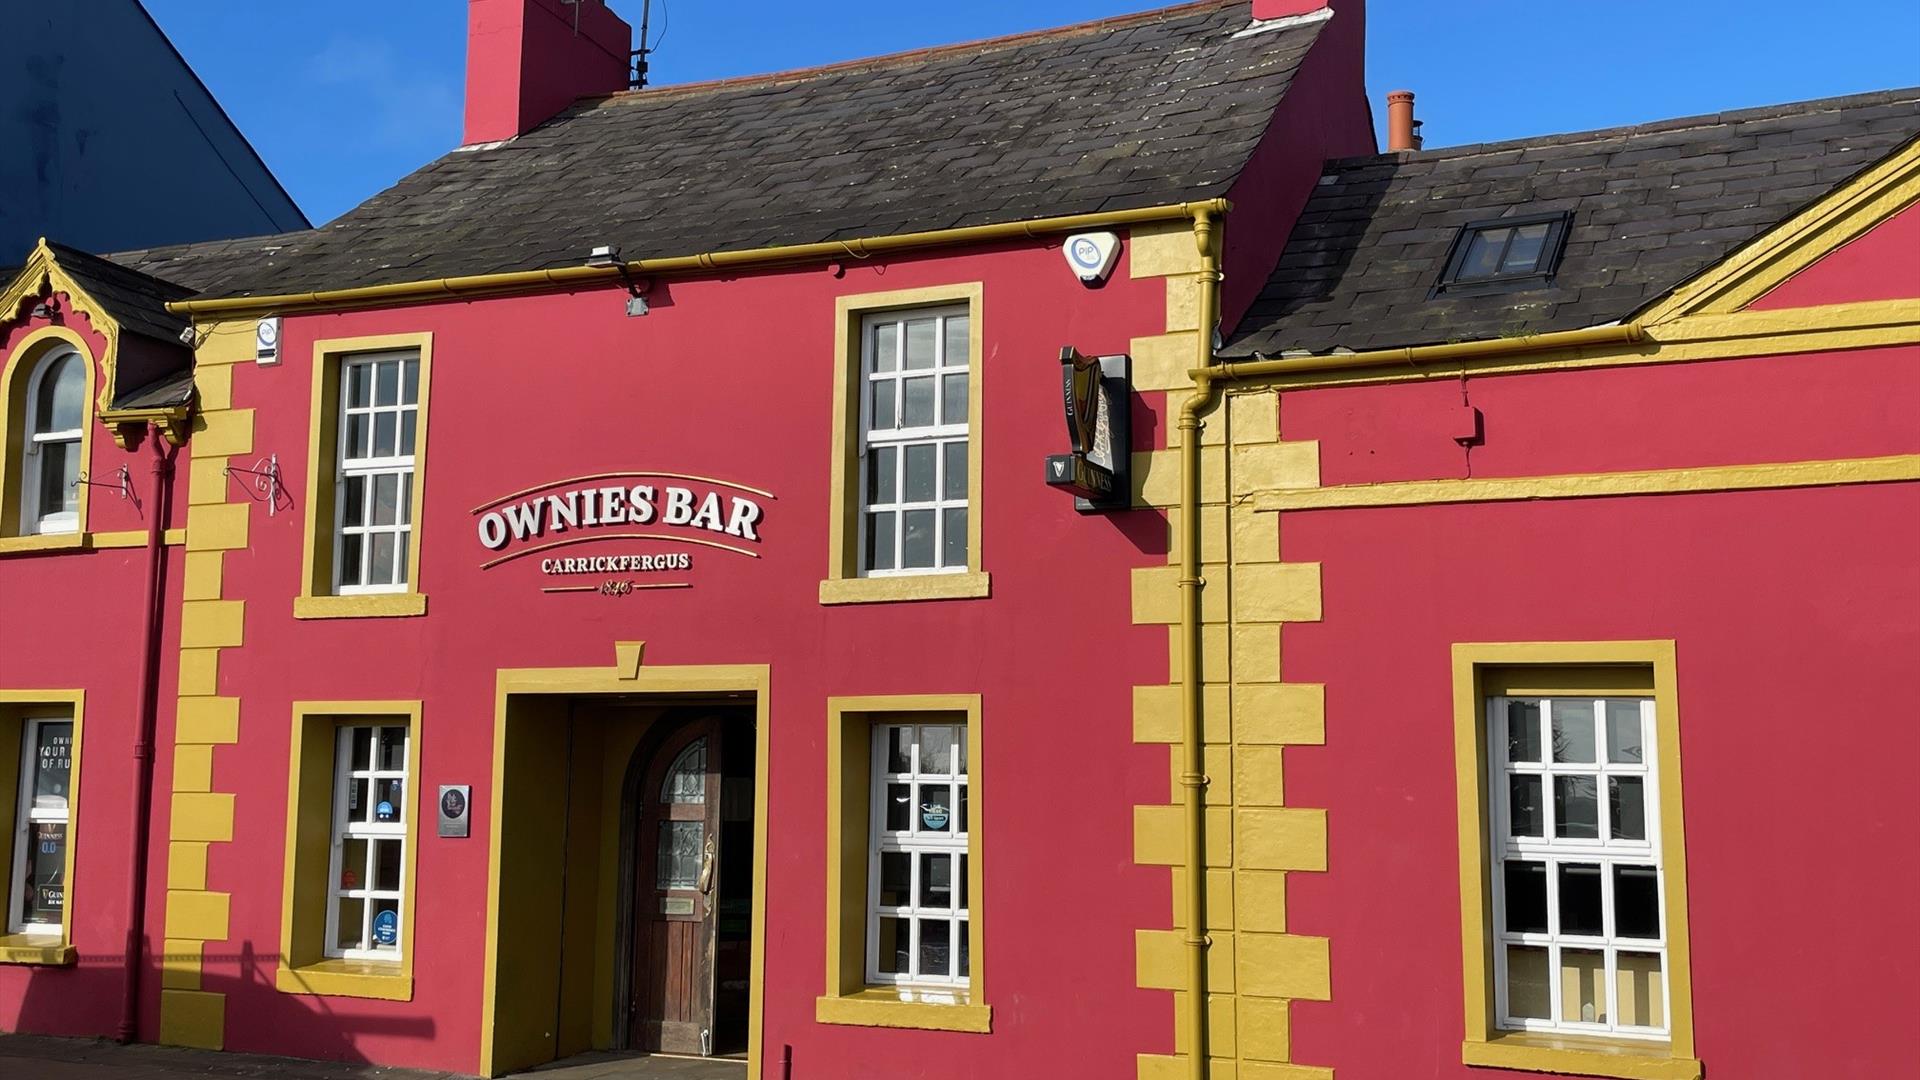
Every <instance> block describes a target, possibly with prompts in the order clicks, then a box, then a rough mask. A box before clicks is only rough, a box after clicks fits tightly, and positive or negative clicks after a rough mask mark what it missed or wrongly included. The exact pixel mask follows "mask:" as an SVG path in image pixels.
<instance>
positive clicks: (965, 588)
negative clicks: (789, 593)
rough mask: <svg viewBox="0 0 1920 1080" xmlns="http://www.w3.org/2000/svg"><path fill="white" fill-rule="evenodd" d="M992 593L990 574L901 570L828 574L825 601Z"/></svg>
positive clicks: (883, 600) (951, 597)
mask: <svg viewBox="0 0 1920 1080" xmlns="http://www.w3.org/2000/svg"><path fill="white" fill-rule="evenodd" d="M992 594H993V575H991V574H984V573H982V574H975V573H966V574H902V575H900V576H898V577H877V578H858V577H846V578H828V579H826V580H825V581H822V582H821V583H820V602H821V603H822V604H878V603H886V602H888V601H893V600H971V599H978V598H979V597H983V596H991V595H992Z"/></svg>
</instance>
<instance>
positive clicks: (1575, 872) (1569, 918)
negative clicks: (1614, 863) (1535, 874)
mask: <svg viewBox="0 0 1920 1080" xmlns="http://www.w3.org/2000/svg"><path fill="white" fill-rule="evenodd" d="M1559 870H1560V932H1561V933H1562V934H1579V935H1581V936H1582V937H1599V936H1600V935H1601V934H1603V933H1605V932H1606V925H1605V923H1604V922H1602V916H1601V914H1600V910H1601V909H1600V866H1599V864H1598V863H1561V864H1560V867H1559Z"/></svg>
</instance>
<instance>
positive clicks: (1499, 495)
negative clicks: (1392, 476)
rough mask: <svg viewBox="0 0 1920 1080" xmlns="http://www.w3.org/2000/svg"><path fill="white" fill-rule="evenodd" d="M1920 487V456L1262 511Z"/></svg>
mask: <svg viewBox="0 0 1920 1080" xmlns="http://www.w3.org/2000/svg"><path fill="white" fill-rule="evenodd" d="M1912 480H1920V454H1895V455H1892V456H1889V457H1877V458H1848V459H1844V460H1838V461H1789V462H1779V463H1773V464H1765V465H1709V466H1703V467H1699V468H1683V469H1649V470H1644V471H1639V472H1618V473H1574V474H1569V475H1564V476H1510V477H1487V478H1482V479H1478V480H1408V481H1402V482H1397V483H1383V484H1344V485H1341V486H1338V487H1326V488H1301V489H1289V490H1281V491H1262V492H1259V493H1257V494H1255V495H1254V496H1253V497H1252V502H1253V505H1254V508H1255V509H1257V510H1340V509H1349V508H1355V507H1373V506H1423V505H1430V504H1435V503H1464V502H1510V501H1515V500H1529V499H1592V498H1603V497H1609V496H1623V495H1676V494H1687V493H1700V492H1712V491H1754V490H1760V489H1767V488H1796V487H1835V486H1840V485H1846V484H1886V483H1896V482H1901V481H1912Z"/></svg>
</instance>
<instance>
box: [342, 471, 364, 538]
mask: <svg viewBox="0 0 1920 1080" xmlns="http://www.w3.org/2000/svg"><path fill="white" fill-rule="evenodd" d="M366 523H367V478H366V477H364V476H349V477H347V478H346V482H345V483H343V484H342V485H341V492H340V524H341V525H344V526H346V527H347V528H350V529H351V528H358V527H359V526H361V525H365V524H366Z"/></svg>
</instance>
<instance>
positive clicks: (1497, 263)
mask: <svg viewBox="0 0 1920 1080" xmlns="http://www.w3.org/2000/svg"><path fill="white" fill-rule="evenodd" d="M1566 232H1567V216H1566V215H1565V214H1551V215H1547V216H1542V217H1525V218H1499V219H1496V220H1493V221H1476V222H1473V223H1471V224H1468V225H1465V226H1462V227H1461V229H1460V235H1459V236H1457V237H1455V238H1454V241H1453V248H1452V250H1450V251H1449V252H1448V253H1447V264H1446V269H1445V270H1443V271H1442V272H1441V274H1440V281H1439V283H1438V284H1437V285H1435V286H1434V292H1435V293H1436V294H1438V293H1441V292H1471V291H1480V290H1485V291H1489V292H1504V291H1507V290H1508V289H1512V288H1535V287H1538V286H1540V285H1544V284H1546V283H1548V282H1550V281H1552V280H1553V272H1554V270H1555V269H1556V268H1557V267H1558V265H1559V262H1560V249H1561V248H1562V247H1563V246H1564V244H1565V241H1566Z"/></svg>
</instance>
